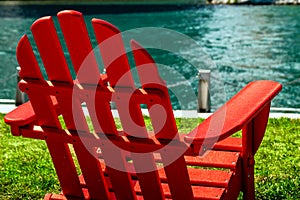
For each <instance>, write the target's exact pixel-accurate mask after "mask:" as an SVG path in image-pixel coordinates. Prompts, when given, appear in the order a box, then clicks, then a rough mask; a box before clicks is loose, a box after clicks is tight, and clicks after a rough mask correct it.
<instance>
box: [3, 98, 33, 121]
mask: <svg viewBox="0 0 300 200" xmlns="http://www.w3.org/2000/svg"><path fill="white" fill-rule="evenodd" d="M35 120H36V117H35V114H34V111H33V108H32V105H31V102H26V103H24V104H22V105H20V106H19V107H18V109H15V110H13V111H11V112H10V113H8V114H7V115H5V117H4V122H5V123H7V124H9V125H14V126H24V125H27V124H31V123H32V122H34V121H35Z"/></svg>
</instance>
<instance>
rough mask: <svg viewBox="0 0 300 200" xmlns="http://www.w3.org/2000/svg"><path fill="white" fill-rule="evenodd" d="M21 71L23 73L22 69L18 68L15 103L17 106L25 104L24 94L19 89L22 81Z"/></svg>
mask: <svg viewBox="0 0 300 200" xmlns="http://www.w3.org/2000/svg"><path fill="white" fill-rule="evenodd" d="M20 71H21V68H20V67H17V88H16V102H15V105H16V106H19V105H22V104H23V103H24V102H25V95H24V92H22V91H21V90H20V89H19V87H18V83H19V82H20V80H21V78H20Z"/></svg>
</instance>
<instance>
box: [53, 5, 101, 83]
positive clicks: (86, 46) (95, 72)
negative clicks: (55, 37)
mask: <svg viewBox="0 0 300 200" xmlns="http://www.w3.org/2000/svg"><path fill="white" fill-rule="evenodd" d="M57 17H58V21H59V24H60V27H61V29H62V32H63V36H64V39H65V41H66V44H67V48H68V50H69V53H70V57H71V60H72V63H73V67H74V69H75V72H76V74H77V79H78V80H79V82H80V83H87V84H97V83H99V84H102V80H101V77H100V72H99V68H98V64H97V61H96V57H95V54H94V51H93V47H92V44H91V41H90V38H89V35H88V31H87V28H86V25H85V22H84V18H83V16H82V14H81V13H79V12H76V11H62V12H59V13H58V14H57Z"/></svg>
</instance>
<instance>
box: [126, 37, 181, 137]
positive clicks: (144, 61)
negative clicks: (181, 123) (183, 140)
mask: <svg viewBox="0 0 300 200" xmlns="http://www.w3.org/2000/svg"><path fill="white" fill-rule="evenodd" d="M131 47H132V50H133V55H134V60H135V63H136V66H137V70H138V74H139V78H140V81H141V84H142V87H143V88H144V89H149V90H153V89H159V90H160V91H161V92H162V93H163V98H164V101H163V102H162V103H161V104H160V106H158V105H157V102H155V101H153V102H152V103H149V104H148V109H149V114H150V118H151V122H152V125H153V129H154V132H155V134H156V137H157V138H162V139H179V137H178V130H177V126H176V122H175V119H174V116H173V110H172V106H171V101H170V98H169V94H168V89H167V87H166V83H165V81H163V80H162V79H161V77H160V75H159V73H158V70H157V66H156V64H155V61H154V60H153V59H152V57H151V56H150V55H149V53H148V52H147V51H146V50H145V49H144V48H143V47H142V46H141V45H139V44H138V43H137V42H136V41H134V40H132V41H131ZM149 74H151V76H149Z"/></svg>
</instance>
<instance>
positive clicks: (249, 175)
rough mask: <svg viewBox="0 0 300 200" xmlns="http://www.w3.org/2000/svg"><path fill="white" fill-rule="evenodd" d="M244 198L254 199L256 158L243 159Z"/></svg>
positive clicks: (245, 199) (246, 199)
mask: <svg viewBox="0 0 300 200" xmlns="http://www.w3.org/2000/svg"><path fill="white" fill-rule="evenodd" d="M243 168H244V169H243V199H244V200H254V199H255V189H254V158H248V159H244V160H243Z"/></svg>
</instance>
